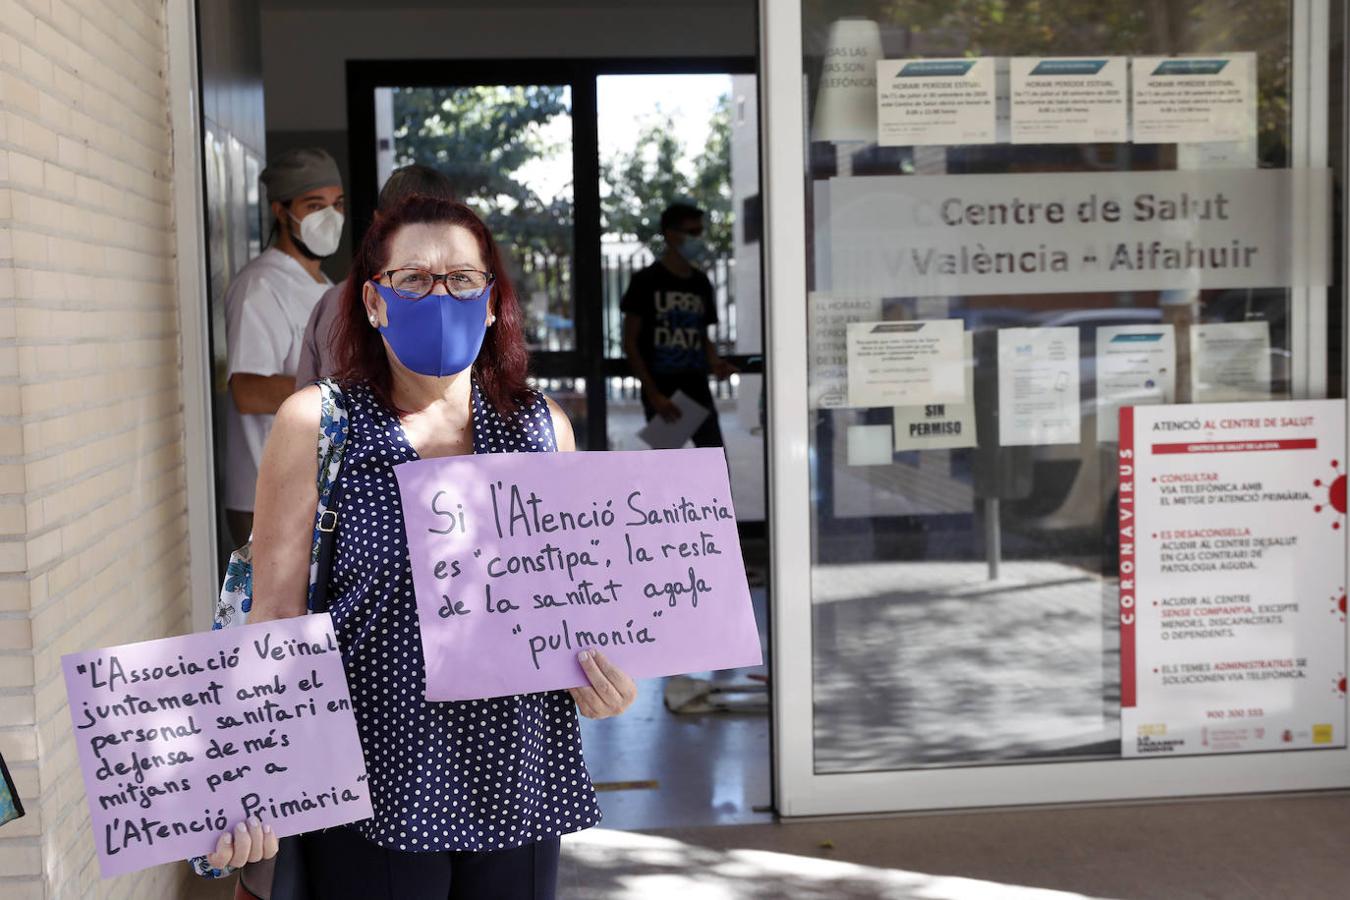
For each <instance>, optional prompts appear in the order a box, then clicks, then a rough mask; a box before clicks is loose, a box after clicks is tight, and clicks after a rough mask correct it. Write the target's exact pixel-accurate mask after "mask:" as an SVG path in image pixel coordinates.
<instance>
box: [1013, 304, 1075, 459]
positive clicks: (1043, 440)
mask: <svg viewBox="0 0 1350 900" xmlns="http://www.w3.org/2000/svg"><path fill="white" fill-rule="evenodd" d="M1078 383H1079V375H1078V329H1077V328H1001V329H999V332H998V442H999V443H1000V444H1001V445H1003V446H1004V447H1016V446H1022V445H1027V444H1076V443H1078V438H1079V423H1080V410H1079V405H1078Z"/></svg>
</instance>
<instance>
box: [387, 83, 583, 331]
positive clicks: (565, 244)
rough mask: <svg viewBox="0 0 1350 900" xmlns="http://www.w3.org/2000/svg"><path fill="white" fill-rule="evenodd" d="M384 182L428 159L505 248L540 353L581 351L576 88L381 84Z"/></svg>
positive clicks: (527, 328) (556, 86)
mask: <svg viewBox="0 0 1350 900" xmlns="http://www.w3.org/2000/svg"><path fill="white" fill-rule="evenodd" d="M375 94H376V97H375V111H376V116H375V118H376V122H375V130H376V146H377V148H378V149H377V155H376V159H377V163H378V168H379V179H378V180H379V186H380V187H382V186H383V185H384V182H385V179H387V178H388V177H389V173H390V172H392V171H393V170H394V169H395V168H397V167H399V166H404V165H408V164H410V163H421V164H423V165H427V166H431V167H433V168H436V169H438V170H440V171H441V172H442V173H444V174H445V175H446V177H448V178H449V179H450V182H451V184H452V185H453V186H454V189H455V194H456V196H458V197H460V198H461V199H463V200H464V202H465V203H467V204H468V205H469V206H471V207H473V209H474V211H475V212H477V213H478V214H479V215H481V216H482V217H483V219H484V221H486V222H487V224H488V227H489V228H491V229H492V233H493V235H494V236H495V237H496V238H497V241H498V242H499V243H500V244H501V248H502V252H503V255H504V256H505V257H506V266H507V268H508V270H509V272H510V274H511V278H512V280H513V281H514V282H515V285H516V291H517V293H518V294H519V296H520V301H521V306H522V308H523V310H524V313H525V319H526V328H525V334H526V340H527V341H528V342H529V346H530V348H531V349H533V350H573V349H575V348H576V333H575V328H574V318H575V316H574V306H573V304H574V302H575V300H574V288H573V280H572V272H573V266H572V247H573V239H572V221H573V202H572V92H571V88H569V87H567V86H565V85H474V86H468V87H415V88H404V87H395V88H378V89H376V91H375Z"/></svg>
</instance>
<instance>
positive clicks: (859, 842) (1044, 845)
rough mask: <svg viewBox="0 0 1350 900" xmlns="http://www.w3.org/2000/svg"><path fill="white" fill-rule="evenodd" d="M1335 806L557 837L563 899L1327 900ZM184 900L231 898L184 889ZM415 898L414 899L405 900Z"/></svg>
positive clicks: (1346, 820) (1345, 864) (1239, 804)
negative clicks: (559, 839)
mask: <svg viewBox="0 0 1350 900" xmlns="http://www.w3.org/2000/svg"><path fill="white" fill-rule="evenodd" d="M1347 836H1350V793H1346V792H1332V793H1325V794H1316V795H1305V796H1283V797H1281V796H1271V797H1241V798H1231V799H1218V800H1206V801H1189V802H1185V803H1173V804H1138V805H1129V806H1115V807H1087V808H1070V809H1043V810H1011V811H995V812H978V813H964V814H959V815H932V816H908V817H888V818H876V819H864V820H850V821H833V822H831V821H823V822H807V823H800V824H791V825H742V826H721V827H707V828H695V829H677V830H667V831H662V832H649V833H638V832H621V831H610V830H606V829H594V830H592V831H589V832H584V833H582V834H579V835H573V836H570V837H567V838H565V839H564V840H563V861H562V868H561V873H560V879H559V880H560V891H559V897H560V898H563V900H788V898H791V900H871V898H882V900H1060V898H1064V900H1071V898H1081V897H1093V898H1097V897H1107V898H1120V900H1266V898H1275V897H1278V898H1281V900H1323V898H1326V900H1341V898H1344V897H1345V896H1346V885H1350V854H1347V853H1346V851H1345V847H1346V839H1347ZM184 896H185V897H188V898H190V900H227V898H229V897H230V896H231V893H230V885H228V884H219V883H216V884H210V883H206V882H202V881H200V879H194V880H192V881H190V882H189V885H188V887H186V888H185V890H184ZM409 900H417V898H409Z"/></svg>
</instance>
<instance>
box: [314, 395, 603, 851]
mask: <svg viewBox="0 0 1350 900" xmlns="http://www.w3.org/2000/svg"><path fill="white" fill-rule="evenodd" d="M343 393H344V396H345V398H346V401H347V414H348V417H349V418H348V444H347V448H346V453H345V455H344V457H343V460H342V469H341V472H340V473H339V476H338V483H337V486H336V487H335V489H334V494H335V496H336V498H337V501H338V509H339V523H338V533H337V543H336V554H335V556H334V560H333V571H332V581H331V584H330V588H329V598H330V600H329V609H330V611H331V612H332V614H333V623H334V626H335V627H336V629H337V636H338V641H339V643H340V644H341V646H342V652H343V664H344V666H345V667H346V670H347V681H348V683H349V685H350V689H351V697H352V706H353V708H354V710H355V713H356V727H357V731H358V732H359V734H360V736H361V746H362V748H363V749H364V751H365V757H366V770H367V772H368V773H369V778H370V793H371V803H372V806H373V809H374V815H373V816H372V817H371V818H369V819H365V820H363V821H361V822H358V823H356V824H355V825H354V826H352V827H354V828H356V830H357V831H358V832H360V833H361V834H362V835H363V836H364V837H366V838H367V839H368V840H370V841H373V842H374V843H376V844H379V845H380V846H382V847H387V848H390V849H398V850H418V851H432V850H472V851H481V850H500V849H504V848H508V847H517V846H520V845H522V844H527V843H530V842H533V841H537V840H540V839H543V838H550V837H556V836H557V835H561V834H567V833H569V832H573V831H579V830H581V829H583V828H589V827H590V826H592V825H594V824H596V823H597V822H598V821H600V809H599V807H598V805H597V804H596V801H595V789H594V788H593V787H592V786H591V779H590V775H589V774H588V773H587V771H586V765H585V763H584V762H583V761H582V758H581V733H580V729H579V727H578V723H577V711H576V704H575V703H573V701H572V698H571V696H570V695H569V694H567V693H566V692H565V691H556V692H553V693H548V694H528V695H521V696H515V697H504V698H498V699H494V700H472V701H464V702H452V703H429V702H427V700H426V699H424V697H423V691H424V688H425V684H426V676H425V671H424V668H423V663H422V642H421V635H420V632H419V631H418V628H417V605H416V601H415V599H414V596H413V586H412V567H411V564H410V563H409V560H408V542H407V537H406V536H405V534H404V532H403V514H402V509H401V508H400V505H399V495H398V484H397V482H396V481H395V479H394V468H393V467H394V466H395V465H397V464H399V463H402V462H408V461H410V460H414V459H417V458H418V457H417V452H416V451H415V450H414V449H413V447H412V445H411V444H410V443H409V442H408V439H407V436H406V435H405V434H404V431H403V426H402V424H401V423H400V422H399V420H398V417H397V416H396V415H394V413H393V412H391V411H390V410H388V409H386V408H385V407H383V406H382V405H381V404H380V403H379V401H378V400H377V399H376V398H375V396H374V394H373V393H372V392H371V391H370V389H369V388H368V387H366V386H364V385H354V386H348V387H346V388H345V389H344V392H343ZM556 450H557V445H556V443H555V442H554V436H553V422H552V418H551V417H550V415H549V409H548V405H547V404H546V403H545V401H544V398H543V396H542V395H539V394H536V395H535V397H534V400H533V402H532V403H531V404H530V405H529V406H528V407H527V408H525V409H524V410H523V411H522V412H521V413H520V415H519V416H518V417H517V418H515V419H513V420H507V419H505V418H503V417H502V416H500V415H498V414H497V412H496V411H495V410H494V409H493V408H492V407H491V406H490V405H489V404H487V403H486V402H485V401H484V399H483V398H482V396H481V394H480V392H479V389H478V386H477V385H476V384H475V385H474V386H473V452H474V453H509V452H526V453H547V452H552V451H556Z"/></svg>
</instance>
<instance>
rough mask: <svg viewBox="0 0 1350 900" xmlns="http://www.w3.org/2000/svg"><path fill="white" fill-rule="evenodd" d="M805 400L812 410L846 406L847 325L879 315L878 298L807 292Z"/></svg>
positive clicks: (872, 319) (879, 301)
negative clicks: (806, 399) (808, 312)
mask: <svg viewBox="0 0 1350 900" xmlns="http://www.w3.org/2000/svg"><path fill="white" fill-rule="evenodd" d="M806 303H807V309H808V310H809V311H810V321H809V322H808V323H807V332H806V340H807V351H806V352H807V361H808V363H809V365H808V366H807V371H808V372H809V373H810V378H811V380H810V383H809V384H808V385H807V394H808V403H809V404H810V406H811V408H813V409H835V408H838V407H846V406H848V337H847V335H848V324H849V323H850V322H875V321H877V320H879V319H880V318H881V298H880V297H843V296H839V295H836V294H822V293H819V292H813V293H811V294H810V295H809V296H808V297H807V299H806Z"/></svg>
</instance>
